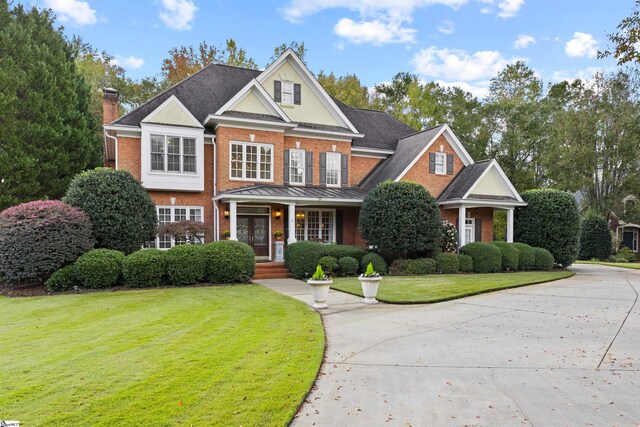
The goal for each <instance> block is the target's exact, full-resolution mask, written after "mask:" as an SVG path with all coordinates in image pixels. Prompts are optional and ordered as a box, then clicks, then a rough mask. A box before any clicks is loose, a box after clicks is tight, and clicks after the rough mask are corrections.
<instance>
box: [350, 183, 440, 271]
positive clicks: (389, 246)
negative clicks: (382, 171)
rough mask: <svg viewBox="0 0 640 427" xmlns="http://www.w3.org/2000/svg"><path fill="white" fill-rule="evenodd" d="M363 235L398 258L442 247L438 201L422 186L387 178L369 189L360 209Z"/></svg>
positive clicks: (428, 254)
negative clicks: (387, 179)
mask: <svg viewBox="0 0 640 427" xmlns="http://www.w3.org/2000/svg"><path fill="white" fill-rule="evenodd" d="M360 231H361V233H362V237H363V238H364V239H365V240H366V241H367V242H368V243H369V245H372V246H375V247H377V248H379V249H380V250H383V251H385V252H389V253H391V254H394V256H395V257H396V258H399V257H407V256H410V255H412V254H426V255H427V256H431V255H433V254H434V253H436V252H437V251H439V250H440V244H441V241H442V223H441V220H440V209H439V208H438V204H437V203H436V200H435V199H434V198H433V197H432V196H431V195H430V194H429V192H428V191H427V190H426V189H425V188H424V187H423V186H421V185H419V184H416V183H412V182H405V181H400V182H392V181H385V182H383V183H381V184H379V185H378V186H377V187H375V188H374V189H372V190H371V191H369V193H368V194H367V196H366V197H365V199H364V202H363V203H362V208H361V210H360Z"/></svg>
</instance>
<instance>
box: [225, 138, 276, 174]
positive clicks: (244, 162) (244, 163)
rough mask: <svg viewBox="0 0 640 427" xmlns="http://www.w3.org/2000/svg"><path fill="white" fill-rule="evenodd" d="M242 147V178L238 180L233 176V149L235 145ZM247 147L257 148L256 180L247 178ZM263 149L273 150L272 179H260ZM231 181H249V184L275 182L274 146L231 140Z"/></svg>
mask: <svg viewBox="0 0 640 427" xmlns="http://www.w3.org/2000/svg"><path fill="white" fill-rule="evenodd" d="M234 144H235V145H242V146H243V148H242V178H237V177H233V176H231V162H232V154H233V153H232V148H233V145H234ZM247 146H253V147H257V148H258V150H257V153H256V157H257V158H256V167H257V169H256V178H247V177H246V175H247V170H246V169H247V149H246V147H247ZM263 147H269V148H270V149H271V162H270V166H271V178H270V179H263V178H260V171H261V170H260V149H261V148H263ZM228 153H229V180H230V181H249V182H273V180H274V175H275V149H274V146H273V144H266V143H262V142H248V141H236V140H230V141H229V151H228Z"/></svg>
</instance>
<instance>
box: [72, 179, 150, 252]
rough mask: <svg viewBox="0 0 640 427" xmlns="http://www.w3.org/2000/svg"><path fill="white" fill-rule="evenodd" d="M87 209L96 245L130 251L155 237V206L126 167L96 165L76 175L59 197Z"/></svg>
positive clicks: (84, 209) (85, 210) (83, 209)
mask: <svg viewBox="0 0 640 427" xmlns="http://www.w3.org/2000/svg"><path fill="white" fill-rule="evenodd" d="M62 200H63V201H64V202H66V203H69V204H70V205H72V206H75V207H77V208H79V209H81V210H82V211H84V212H86V213H87V215H89V218H90V219H91V222H92V224H93V236H94V238H95V240H96V247H98V248H107V249H115V250H119V251H122V252H124V253H127V254H128V253H132V252H135V251H137V250H138V249H140V247H141V246H142V244H143V243H145V242H147V241H149V240H151V239H152V238H154V236H155V234H156V225H157V223H158V217H157V214H156V206H155V204H154V203H153V200H151V197H149V194H148V193H147V191H146V190H145V189H144V188H143V187H142V184H140V182H138V181H136V179H135V178H134V177H133V176H132V175H131V174H130V173H129V172H127V171H123V170H113V169H110V168H97V169H94V170H91V171H87V172H83V173H81V174H79V175H77V176H76V177H75V178H74V179H73V181H71V184H70V185H69V188H68V189H67V193H66V194H65V196H64V198H63V199H62Z"/></svg>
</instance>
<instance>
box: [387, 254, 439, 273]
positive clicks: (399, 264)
mask: <svg viewBox="0 0 640 427" xmlns="http://www.w3.org/2000/svg"><path fill="white" fill-rule="evenodd" d="M435 272H436V261H435V260H433V259H431V258H418V259H396V260H394V261H393V262H392V263H391V267H390V268H389V274H391V275H393V276H423V275H426V274H433V273H435Z"/></svg>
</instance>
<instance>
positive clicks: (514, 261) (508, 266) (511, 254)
mask: <svg viewBox="0 0 640 427" xmlns="http://www.w3.org/2000/svg"><path fill="white" fill-rule="evenodd" d="M491 244H492V245H493V246H495V247H497V248H498V249H500V252H502V269H503V270H504V271H516V270H517V269H518V268H519V266H520V252H519V251H518V250H517V249H516V248H515V247H514V246H513V244H512V243H507V242H491Z"/></svg>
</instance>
